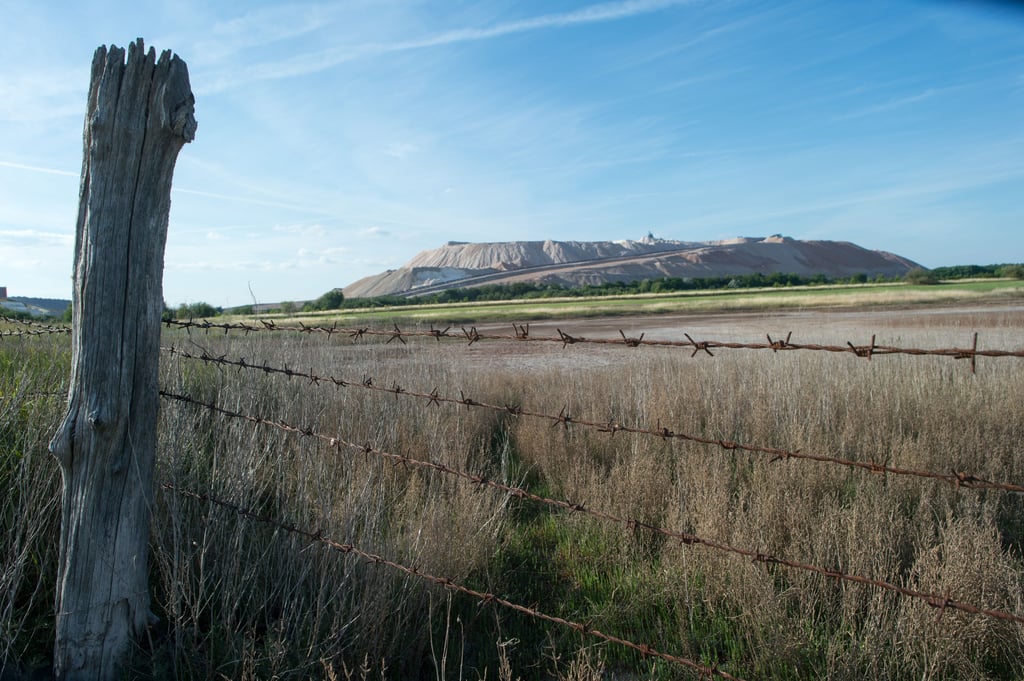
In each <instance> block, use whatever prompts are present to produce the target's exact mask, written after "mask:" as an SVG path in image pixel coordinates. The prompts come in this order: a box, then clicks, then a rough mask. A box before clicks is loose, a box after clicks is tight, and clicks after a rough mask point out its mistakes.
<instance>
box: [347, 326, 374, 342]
mask: <svg viewBox="0 0 1024 681" xmlns="http://www.w3.org/2000/svg"><path fill="white" fill-rule="evenodd" d="M369 330H370V329H369V327H362V328H359V329H354V330H352V331H350V332H349V334H348V337H349V338H355V339H356V340H362V338H363V335H364V334H365V333H366V332H367V331H369Z"/></svg>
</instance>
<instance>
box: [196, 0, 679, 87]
mask: <svg viewBox="0 0 1024 681" xmlns="http://www.w3.org/2000/svg"><path fill="white" fill-rule="evenodd" d="M693 2H695V0H621V1H618V2H606V3H601V4H598V5H593V6H590V7H584V8H582V9H578V10H573V11H570V12H558V13H552V14H542V15H540V16H536V17H530V18H527V19H519V20H515V21H507V22H503V23H498V24H493V25H490V26H483V27H472V28H459V29H452V30H448V31H441V32H438V33H434V34H429V35H424V36H421V37H418V38H411V39H409V40H398V41H393V42H378V43H363V44H358V45H351V46H345V47H334V48H328V49H323V50H318V51H313V52H306V53H303V54H298V55H295V56H294V57H290V58H287V59H280V60H274V61H268V62H263V63H259V64H255V65H253V66H251V67H249V68H248V69H245V70H243V71H239V70H238V69H233V70H232V72H231V73H230V74H225V75H224V76H223V77H215V78H212V79H211V83H210V84H208V85H207V86H206V87H205V91H208V92H210V91H214V92H215V91H219V90H224V89H227V88H229V87H232V86H233V85H237V84H240V83H243V82H247V81H253V80H274V79H279V78H290V77H295V76H302V75H307V74H311V73H316V72H318V71H323V70H326V69H329V68H332V67H335V66H338V65H340V64H343V63H345V62H349V61H353V60H356V59H361V58H366V57H372V56H376V55H381V54H388V53H393V52H404V51H409V50H421V49H426V48H431V47H442V46H446V45H455V44H459V43H469V42H479V41H485V40H491V39H495V38H501V37H504V36H508V35H513V34H518V33H529V32H533V31H542V30H549V29H560V28H570V27H573V26H581V25H586V24H596V23H605V22H611V21H619V20H623V19H629V18H631V17H635V16H641V15H644V14H652V13H655V12H660V11H664V10H667V9H670V8H672V7H678V6H681V5H688V4H692V3H693Z"/></svg>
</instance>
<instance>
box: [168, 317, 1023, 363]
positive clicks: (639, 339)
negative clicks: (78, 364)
mask: <svg viewBox="0 0 1024 681" xmlns="http://www.w3.org/2000/svg"><path fill="white" fill-rule="evenodd" d="M164 324H165V325H166V326H167V327H168V328H172V327H173V328H179V329H184V330H185V331H189V332H191V331H192V330H200V331H205V332H210V331H223V332H224V333H225V334H226V333H229V332H230V331H241V332H243V333H245V334H250V333H257V332H275V331H277V332H297V333H307V334H314V333H315V334H326V335H327V336H328V337H330V336H334V335H339V336H347V337H349V338H352V339H356V340H359V339H362V338H364V337H373V336H376V337H384V338H387V341H386V342H387V343H391V342H393V341H396V340H397V341H400V342H401V343H405V342H406V339H407V338H416V337H421V338H433V339H435V340H437V341H441V340H453V341H461V342H466V343H468V344H469V345H473V344H474V343H478V342H481V341H510V340H511V341H519V342H528V343H556V344H560V345H561V346H562V348H563V349H564V348H566V347H568V346H570V345H576V344H591V345H606V346H621V347H626V348H638V347H641V346H650V347H665V348H682V349H688V350H691V355H690V356H691V357H695V356H696V355H697V354H698V353H704V354H707V355H708V356H711V357H713V356H714V353H713V352H712V350H771V351H772V352H780V351H801V350H802V351H814V352H829V353H840V354H852V355H854V356H855V357H863V358H866V359H867V360H868V361H870V360H871V358H872V357H878V356H885V355H910V356H916V357H925V356H931V357H948V358H951V359H966V360H969V364H970V367H971V371H972V372H974V371H975V370H976V368H977V359H978V358H979V357H989V358H997V357H1013V358H1017V359H1024V350H999V349H978V334H977V332H975V333H974V334H973V336H972V341H971V346H970V347H963V348H961V347H948V348H905V347H898V346H892V345H879V344H877V343H876V342H875V339H876V336H875V335H874V334H873V335H872V336H871V341H870V343H868V344H867V345H857V344H855V343H853V342H852V341H847V342H846V344H845V345H824V344H817V343H794V342H793V341H792V336H793V334H792V332H789V333H787V334H786V337H785V338H775V339H773V338H772V337H771V335H770V334H765V337H766V339H767V342H764V343H762V342H756V343H754V342H748V343H736V342H731V341H720V340H706V339H705V340H699V341H698V340H694V339H693V338H692V337H691V336H690V334H688V333H684V334H683V335H684V336H685V337H686V340H655V339H649V338H645V337H644V336H645V335H646V334H645V333H641V334H640V335H639V336H627V335H626V333H625V332H624V331H623V330H621V329H620V330H619V336H620V337H619V338H586V337H584V336H582V335H573V334H571V333H569V332H567V331H563V330H562V329H561V328H558V329H556V331H557V335H555V336H537V335H531V334H530V325H529V324H515V323H513V324H512V329H513V333H512V334H499V333H486V332H480V331H478V330H477V328H476V327H475V326H471V327H469V328H468V329H467V328H466V327H464V326H463V327H460V329H459V330H458V331H452V327H451V326H448V327H445V328H444V329H435V328H433V325H431V328H430V329H429V330H425V331H409V330H406V331H403V330H402V329H400V328H399V327H398V325H397V324H395V325H394V326H393V328H392V329H391V330H382V329H371V328H370V327H340V326H338V325H337V324H334V325H331V326H310V325H306V324H303V323H302V322H299V323H297V324H290V325H285V324H277V323H275V322H274V321H272V320H261V321H260V322H259V323H258V324H255V323H254V324H249V323H246V322H220V323H218V322H210V321H208V320H201V321H194V320H187V321H186V320H167V321H165V322H164Z"/></svg>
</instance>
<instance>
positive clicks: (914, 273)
mask: <svg viewBox="0 0 1024 681" xmlns="http://www.w3.org/2000/svg"><path fill="white" fill-rule="evenodd" d="M904 280H905V281H906V282H907V283H908V284H917V285H926V284H927V285H930V284H938V283H939V278H938V277H937V276H935V273H934V272H932V271H931V270H926V269H925V268H923V267H915V268H914V269H912V270H910V271H909V272H907V274H906V276H905V277H904Z"/></svg>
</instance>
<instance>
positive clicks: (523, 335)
mask: <svg viewBox="0 0 1024 681" xmlns="http://www.w3.org/2000/svg"><path fill="white" fill-rule="evenodd" d="M512 330H513V331H514V332H515V336H516V340H527V339H529V337H530V325H529V324H528V323H527V324H519V325H517V324H516V323H515V322H512Z"/></svg>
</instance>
